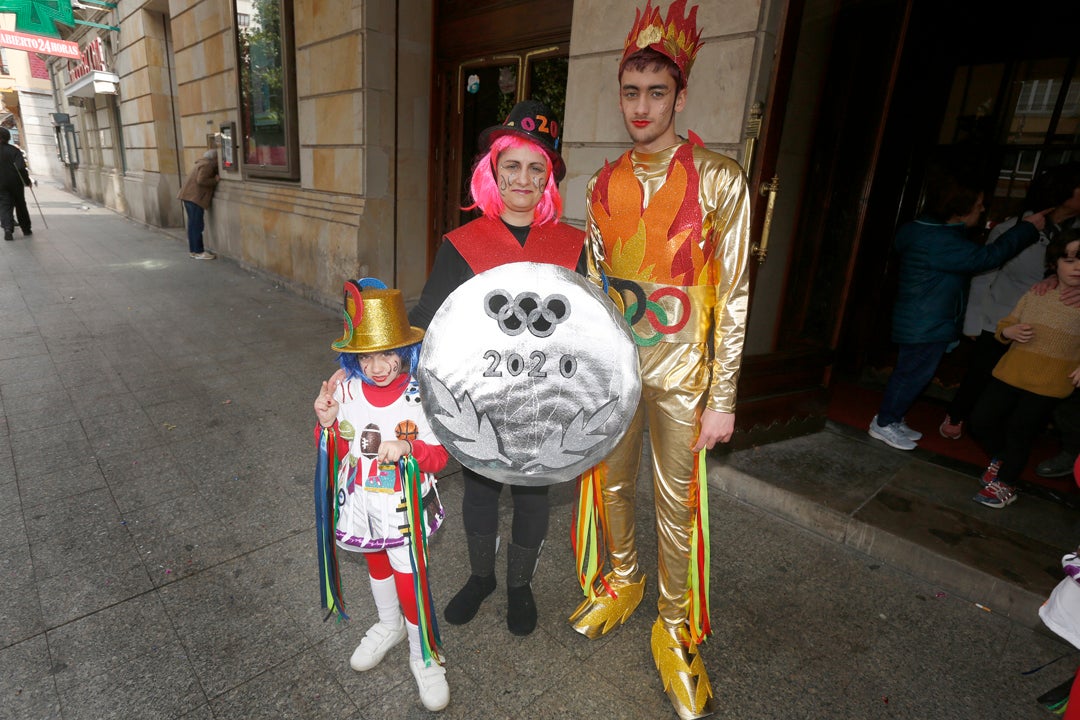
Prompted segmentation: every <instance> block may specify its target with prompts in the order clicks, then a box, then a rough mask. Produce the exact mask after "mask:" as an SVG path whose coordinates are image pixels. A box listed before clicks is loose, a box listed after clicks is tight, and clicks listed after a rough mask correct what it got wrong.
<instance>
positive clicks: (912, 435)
mask: <svg viewBox="0 0 1080 720" xmlns="http://www.w3.org/2000/svg"><path fill="white" fill-rule="evenodd" d="M874 419H875V420H877V416H876V415H875V416H874ZM899 425H900V432H902V433H904V434H905V435H907V439H908V440H911V441H912V442H918V441H919V440H922V433H921V432H919V431H918V430H916V429H915V428H913V427H909V426H908V424H907V423H906V422H904V418H900V422H899Z"/></svg>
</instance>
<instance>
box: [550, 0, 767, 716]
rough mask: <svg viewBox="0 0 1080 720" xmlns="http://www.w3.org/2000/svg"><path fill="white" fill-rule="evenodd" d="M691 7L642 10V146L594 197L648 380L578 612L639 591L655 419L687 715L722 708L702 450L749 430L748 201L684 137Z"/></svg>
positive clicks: (605, 256)
mask: <svg viewBox="0 0 1080 720" xmlns="http://www.w3.org/2000/svg"><path fill="white" fill-rule="evenodd" d="M685 4H686V0H675V2H673V3H672V5H671V7H670V8H669V9H668V13H667V18H666V19H662V18H661V14H660V10H659V8H653V7H652V3H651V0H649V3H648V4H646V6H645V10H644V11H643V12H641V11H639V12H638V13H637V17H636V18H635V22H634V26H633V28H632V29H631V30H630V34H629V35H628V36H627V38H626V46H625V50H624V53H623V58H622V62H621V64H620V66H619V98H620V99H619V108H620V110H621V111H622V114H623V119H624V122H625V124H626V130H627V132H628V133H629V135H630V138H631V140H632V141H633V148H632V149H631V150H630V151H628V152H626V153H625V154H624V155H622V156H620V157H619V158H618V159H617V160H616V161H615V162H614V163H605V165H604V167H603V168H602V169H600V170H599V171H598V172H597V173H596V175H594V176H593V178H592V179H591V180H590V182H589V186H588V191H587V197H586V209H587V213H588V222H587V227H586V232H587V237H586V248H587V250H588V260H589V274H590V277H592V278H593V279H594V280H595V281H596V282H598V283H600V284H602V285H603V286H604V288H605V290H606V291H607V292H608V293H609V294H610V295H611V296H612V297H613V298H617V301H619V302H621V303H622V306H623V307H624V308H625V316H626V319H627V321H628V322H629V323H630V326H631V328H632V330H633V333H634V338H635V341H636V343H637V345H638V359H639V366H640V370H641V384H642V390H641V402H640V404H639V406H638V409H637V412H636V414H635V417H634V420H633V422H632V424H631V426H630V429H629V430H628V431H627V433H626V435H625V436H624V437H623V439H622V441H621V442H620V443H619V445H618V446H617V447H616V448H615V450H614V451H613V452H612V454H611V455H610V456H609V457H608V459H607V460H606V461H605V462H604V463H602V464H601V465H600V466H598V467H596V468H594V469H593V470H592V471H590V472H589V473H586V474H585V475H584V476H583V477H582V480H581V483H580V488H581V497H580V501H579V510H578V515H577V521H576V531H575V532H576V534H575V543H574V545H575V552H576V554H577V560H578V570H579V580H580V581H581V583H582V588H583V590H584V591H585V595H586V600H585V602H583V603H582V604H581V606H580V607H579V608H578V609H577V611H576V612H575V613H574V614H573V615H572V616H571V618H570V620H571V622H572V623H573V625H574V628H575V629H576V630H577V631H578V632H580V633H582V634H583V635H586V636H588V637H590V638H595V637H599V636H600V635H602V634H604V633H606V632H608V631H609V630H611V629H613V628H615V627H617V626H618V625H620V624H621V623H622V622H624V621H625V620H626V618H627V617H629V615H630V613H631V612H632V611H633V610H634V608H635V607H636V606H637V605H638V603H639V602H640V601H641V598H642V595H643V592H644V588H645V574H644V572H642V570H641V568H640V567H639V564H638V554H637V550H636V547H635V528H634V496H635V491H636V485H637V476H638V461H639V459H640V457H641V444H642V435H643V432H644V427H643V426H644V422H645V420H646V419H647V420H648V427H649V435H650V440H651V446H652V464H653V468H652V469H653V481H654V497H655V502H656V530H657V538H658V544H659V547H658V556H659V563H658V569H657V578H658V583H659V602H658V606H659V617H658V618H657V620H656V623H655V624H654V625H653V630H652V652H653V659H654V660H655V662H656V666H657V669H658V670H659V672H660V677H661V680H662V682H663V685H664V690H665V691H666V692H667V694H668V697H669V698H670V700H671V702H672V704H673V706H674V708H675V711H676V712H677V713H678V714H679V716H680V717H682V718H686V719H689V718H698V717H703V716H705V715H708V714H710V713H712V712H713V707H712V687H711V685H710V683H709V678H708V675H707V673H706V671H705V667H704V663H703V662H702V660H701V658H700V657H698V651H697V647H698V644H699V643H700V642H701V641H702V640H704V639H705V638H706V637H707V636H708V635H709V633H710V627H709V618H708V573H709V552H708V543H709V536H708V495H707V480H706V477H705V457H704V453H705V450H707V449H711V448H712V447H713V446H714V445H715V444H716V443H718V442H727V441H728V440H730V439H731V435H732V432H733V431H734V427H735V415H734V413H735V386H736V382H737V380H738V375H739V365H740V362H741V356H742V347H743V337H744V335H745V327H746V312H747V300H748V280H747V271H746V265H747V256H748V253H749V247H750V241H749V230H750V228H749V220H750V202H749V196H748V193H747V188H746V179H745V177H744V175H743V173H742V169H741V168H740V167H739V165H738V164H737V163H736V162H735V161H734V160H732V159H730V158H728V157H725V156H723V155H719V154H717V153H714V152H711V151H709V150H706V149H705V148H704V146H703V145H702V143H701V140H700V139H699V138H698V137H697V136H696V135H694V134H693V133H692V132H690V133H688V135H689V140H683V139H681V138H680V137H679V136H678V135H676V133H675V116H676V114H677V113H679V112H680V111H682V109H683V107H684V106H685V104H686V93H687V89H686V81H687V79H688V77H689V75H690V68H691V66H692V64H693V61H694V56H695V55H696V54H697V51H698V48H699V47H700V45H701V43H700V36H701V33H700V32H699V31H697V29H696V27H695V25H696V15H697V7H696V6H695V7H694V8H692V9H691V10H690V14H689V16H686V17H684V12H685ZM605 543H606V548H605V545H604V544H605ZM605 550H606V559H607V560H608V561H609V562H610V567H611V570H610V572H608V573H607V574H604V573H603V570H604V561H605V557H604V555H605Z"/></svg>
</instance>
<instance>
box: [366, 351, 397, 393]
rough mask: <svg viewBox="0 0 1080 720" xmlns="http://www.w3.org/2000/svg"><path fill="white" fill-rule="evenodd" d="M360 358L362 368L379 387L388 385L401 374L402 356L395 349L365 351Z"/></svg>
mask: <svg viewBox="0 0 1080 720" xmlns="http://www.w3.org/2000/svg"><path fill="white" fill-rule="evenodd" d="M358 360H359V362H360V369H361V370H363V371H364V374H365V375H367V376H368V377H369V378H371V382H373V383H375V384H376V385H378V386H379V387H386V386H387V385H389V384H390V383H392V382H394V381H395V380H397V378H398V375H400V374H401V356H400V355H398V354H397V353H396V352H394V351H393V350H388V351H387V352H378V353H363V354H362V355H360V357H359V358H358Z"/></svg>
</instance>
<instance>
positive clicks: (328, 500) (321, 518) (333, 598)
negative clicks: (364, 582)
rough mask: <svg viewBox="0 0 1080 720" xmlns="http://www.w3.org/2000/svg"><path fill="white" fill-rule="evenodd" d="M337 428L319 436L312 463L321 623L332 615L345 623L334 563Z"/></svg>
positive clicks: (336, 566) (321, 432)
mask: <svg viewBox="0 0 1080 720" xmlns="http://www.w3.org/2000/svg"><path fill="white" fill-rule="evenodd" d="M337 445H338V444H337V425H334V426H331V427H328V428H326V427H324V428H322V429H321V431H320V432H319V457H318V460H317V461H316V463H315V543H316V547H317V548H318V554H319V600H320V601H321V603H322V605H321V607H322V608H324V609H325V610H327V613H326V617H325V618H323V620H324V622H325V621H326V620H329V619H330V616H331V615H333V614H334V613H335V612H336V613H337V615H338V620H342V619H345V620H348V619H349V616H348V615H346V614H345V601H344V600H343V599H342V593H341V572H340V570H339V568H338V559H337V537H336V532H337V519H338V511H337V488H336V487H335V481H336V478H337V474H338V465H339V463H340V460H341V458H339V457H338V447H337Z"/></svg>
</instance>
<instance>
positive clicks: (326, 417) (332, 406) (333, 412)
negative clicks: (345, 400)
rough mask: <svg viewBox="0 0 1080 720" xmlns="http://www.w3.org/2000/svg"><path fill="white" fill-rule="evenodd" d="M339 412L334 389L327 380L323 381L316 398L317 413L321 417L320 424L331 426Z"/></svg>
mask: <svg viewBox="0 0 1080 720" xmlns="http://www.w3.org/2000/svg"><path fill="white" fill-rule="evenodd" d="M337 414H338V401H337V400H335V399H334V391H333V390H331V389H330V385H329V383H327V382H323V384H322V387H321V388H319V395H318V396H317V397H316V398H315V415H316V416H317V417H318V418H319V424H320V425H322V426H323V427H330V426H331V425H333V424H334V420H336V419H337Z"/></svg>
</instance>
